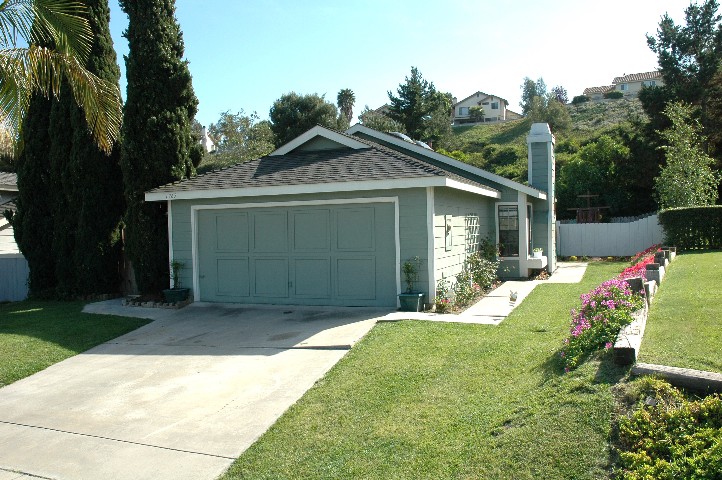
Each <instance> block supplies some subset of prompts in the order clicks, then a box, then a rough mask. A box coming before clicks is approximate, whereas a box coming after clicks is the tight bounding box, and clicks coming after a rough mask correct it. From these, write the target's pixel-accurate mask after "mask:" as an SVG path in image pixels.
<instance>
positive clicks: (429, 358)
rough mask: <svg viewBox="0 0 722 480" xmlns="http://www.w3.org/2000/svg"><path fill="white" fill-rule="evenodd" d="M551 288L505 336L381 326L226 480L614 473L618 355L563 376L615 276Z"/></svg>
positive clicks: (601, 269) (603, 266) (501, 330)
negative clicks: (576, 328)
mask: <svg viewBox="0 0 722 480" xmlns="http://www.w3.org/2000/svg"><path fill="white" fill-rule="evenodd" d="M623 268H624V265H623V264H621V263H601V262H600V263H592V264H591V265H590V266H589V268H588V270H587V273H586V275H585V277H584V280H583V281H582V282H581V283H580V284H543V285H540V286H538V287H537V288H536V289H535V290H534V291H533V292H532V294H531V295H529V296H528V297H527V298H526V299H525V300H524V302H523V303H522V304H521V305H520V306H519V307H518V308H517V309H515V310H514V312H513V313H512V315H511V316H509V317H508V318H507V319H506V320H504V322H503V323H502V324H501V325H499V326H498V327H492V326H483V325H464V324H449V323H434V322H419V321H404V322H399V323H383V324H379V325H377V326H376V327H375V328H374V329H373V330H372V331H371V332H370V333H369V335H368V336H367V337H366V338H365V339H364V340H363V341H361V342H360V343H359V344H357V345H356V346H355V347H354V348H353V349H352V350H351V351H350V352H349V353H348V355H346V357H344V358H343V359H342V360H341V362H339V363H338V364H337V365H336V366H335V367H334V368H333V369H332V370H331V371H330V372H329V374H328V375H326V376H325V377H324V378H323V379H322V380H320V381H319V382H318V383H317V384H316V386H315V387H314V388H312V389H311V390H310V391H309V392H307V394H306V395H305V396H304V397H303V398H302V399H301V400H300V401H299V402H297V403H296V404H295V405H294V406H292V407H291V408H290V409H289V410H288V411H287V412H286V413H285V414H284V415H283V416H282V417H281V418H280V419H279V421H278V422H277V423H276V424H275V425H274V426H273V427H271V429H270V430H269V431H268V432H267V433H266V434H265V435H263V436H262V437H261V439H259V441H257V442H256V443H255V444H254V445H252V446H251V448H249V449H248V450H247V451H246V452H245V453H244V454H243V455H242V456H241V457H240V458H239V459H238V460H237V461H236V462H235V463H234V464H233V465H232V466H231V468H230V469H229V471H228V472H227V473H226V475H225V476H224V477H222V478H224V479H240V478H243V479H262V478H263V479H280V478H288V479H292V478H363V479H367V478H378V479H388V478H394V479H403V478H409V479H419V478H428V479H441V478H480V479H488V478H514V479H538V478H544V479H568V478H574V479H580V480H582V479H599V478H609V476H610V473H609V472H610V468H611V467H610V462H611V460H610V458H611V456H610V450H609V439H610V435H611V425H612V415H613V411H614V399H613V395H612V386H613V385H614V384H615V383H617V381H618V380H619V379H620V378H622V377H623V376H624V375H625V374H626V372H627V370H626V369H620V368H616V367H614V365H613V364H612V362H611V354H609V353H605V354H602V356H601V358H597V359H593V360H591V361H588V362H587V363H585V364H583V365H582V366H581V367H579V368H578V369H577V370H575V371H573V372H572V373H569V374H564V373H562V369H561V366H560V362H559V360H558V352H559V349H560V347H561V345H562V339H563V338H564V337H565V336H566V335H567V334H568V333H569V322H570V315H569V311H570V309H571V308H572V307H575V306H578V305H579V295H580V294H582V293H586V292H588V291H589V290H590V289H592V288H593V287H595V286H597V285H599V284H600V283H601V282H602V281H604V280H607V279H609V278H612V277H614V276H615V275H617V274H618V273H619V272H620V271H621V270H622V269H623Z"/></svg>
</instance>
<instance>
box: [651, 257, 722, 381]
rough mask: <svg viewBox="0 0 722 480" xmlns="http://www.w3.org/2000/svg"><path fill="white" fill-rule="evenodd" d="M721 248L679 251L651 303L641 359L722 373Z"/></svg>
mask: <svg viewBox="0 0 722 480" xmlns="http://www.w3.org/2000/svg"><path fill="white" fill-rule="evenodd" d="M721 282H722V252H704V253H685V254H682V255H678V256H677V258H676V259H675V260H674V262H672V264H671V265H670V268H669V269H668V271H667V272H666V276H665V278H664V280H663V282H662V286H661V288H660V289H659V291H658V293H657V296H656V297H655V298H654V301H653V302H652V307H651V308H650V311H649V319H648V320H647V327H646V330H645V332H644V340H643V342H642V347H641V350H640V356H639V361H640V362H646V363H655V364H660V365H670V366H673V367H685V368H694V369H697V370H707V371H712V372H718V373H722V353H721V352H722V335H720V331H722V301H721V300H722V296H721V295H720V283H721Z"/></svg>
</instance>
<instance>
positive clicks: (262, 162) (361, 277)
mask: <svg viewBox="0 0 722 480" xmlns="http://www.w3.org/2000/svg"><path fill="white" fill-rule="evenodd" d="M527 141H528V145H529V157H528V161H529V185H523V184H521V183H517V182H514V181H511V180H508V179H506V178H503V177H500V176H498V175H494V174H492V173H490V172H487V171H485V170H481V169H479V168H476V167H473V166H471V165H467V164H465V163H463V162H459V161H457V160H455V159H452V158H449V157H446V156H444V155H441V154H439V153H436V152H434V151H433V150H429V149H427V148H423V147H421V146H419V145H416V144H413V143H409V142H406V141H404V140H402V139H399V138H397V137H395V136H393V135H388V134H385V133H381V132H378V131H375V130H372V129H370V128H368V127H364V126H363V125H359V124H357V125H354V126H353V127H351V128H350V129H349V130H348V131H347V132H346V133H341V132H336V131H333V130H329V129H327V128H324V127H320V126H317V127H314V128H312V129H311V130H309V131H307V132H306V133H304V134H303V135H301V136H299V137H297V138H296V139H294V140H292V141H291V142H289V143H287V144H286V145H284V146H282V147H281V148H279V149H277V150H276V151H274V152H272V153H271V154H270V155H267V156H265V157H262V158H260V159H258V160H254V161H251V162H246V163H243V164H239V165H235V166H232V167H229V168H225V169H223V170H218V171H214V172H209V173H207V174H204V175H200V176H198V177H195V178H191V179H187V180H183V181H180V182H176V183H172V184H168V185H164V186H161V187H159V188H155V189H153V190H151V191H149V192H147V193H146V195H145V198H146V201H154V202H165V203H167V208H168V229H169V255H170V257H171V258H173V259H176V260H180V261H182V262H184V263H185V265H186V266H187V268H186V269H184V271H183V272H182V282H183V284H184V285H186V286H190V287H191V288H192V291H193V293H192V295H193V298H194V300H195V301H209V302H236V303H271V304H303V305H344V306H380V307H396V306H397V301H398V300H397V295H398V294H399V293H401V292H402V291H403V289H404V286H403V285H402V284H401V265H402V264H403V262H404V261H406V260H408V259H411V258H413V257H417V256H418V257H419V258H420V259H421V264H422V267H421V274H420V278H419V281H418V282H417V288H418V289H419V290H420V291H423V292H424V293H426V302H431V301H432V300H433V298H434V296H435V294H436V284H437V282H438V281H439V280H441V279H442V278H444V279H450V280H452V281H453V280H454V276H455V275H457V274H458V273H459V272H460V271H461V269H462V266H463V263H464V260H465V259H466V258H467V256H468V255H470V254H472V253H473V252H475V251H477V249H478V247H479V243H480V240H481V239H482V238H485V237H486V238H489V239H490V240H491V241H493V242H501V243H503V245H504V246H503V253H502V258H501V260H502V267H501V270H500V272H501V273H502V275H504V276H505V277H508V278H518V277H526V276H527V275H528V274H529V272H530V271H531V270H532V269H542V268H547V269H549V270H550V271H554V269H555V260H554V252H555V240H554V228H553V227H554V220H555V219H554V211H553V204H554V191H553V184H554V152H553V144H554V137H553V136H552V135H551V133H550V131H549V127H548V126H547V125H546V124H534V125H533V126H532V129H531V132H530V135H529V136H528V138H527ZM534 247H540V248H542V249H543V250H544V253H545V254H546V255H549V257H548V259H547V257H546V256H544V257H542V258H538V259H534V258H531V251H532V248H534Z"/></svg>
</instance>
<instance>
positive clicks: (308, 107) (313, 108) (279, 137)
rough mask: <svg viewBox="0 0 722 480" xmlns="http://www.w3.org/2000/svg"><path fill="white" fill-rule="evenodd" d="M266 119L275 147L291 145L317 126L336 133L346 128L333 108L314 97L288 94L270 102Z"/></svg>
mask: <svg viewBox="0 0 722 480" xmlns="http://www.w3.org/2000/svg"><path fill="white" fill-rule="evenodd" d="M268 117H269V118H270V119H271V130H273V134H274V135H275V137H276V147H280V146H281V145H284V144H286V143H288V142H290V141H291V140H293V139H294V138H296V137H297V136H299V135H301V134H302V133H304V132H306V131H307V130H309V129H311V128H313V127H315V126H316V125H323V126H324V127H328V128H333V129H336V130H342V129H344V127H345V126H346V121H345V120H346V119H345V118H342V117H340V116H339V114H338V109H337V108H336V105H334V104H333V103H331V102H327V101H326V100H325V99H324V97H323V96H322V95H318V94H317V93H312V94H310V95H299V94H297V93H296V92H290V93H286V94H284V95H281V98H279V99H278V100H276V101H275V102H273V106H272V107H271V110H270V111H269V113H268Z"/></svg>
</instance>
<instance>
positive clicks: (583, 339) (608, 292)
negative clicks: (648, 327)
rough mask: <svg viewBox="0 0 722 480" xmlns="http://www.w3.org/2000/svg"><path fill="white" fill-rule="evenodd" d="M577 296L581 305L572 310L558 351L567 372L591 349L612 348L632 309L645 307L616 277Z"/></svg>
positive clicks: (635, 294) (582, 359)
mask: <svg viewBox="0 0 722 480" xmlns="http://www.w3.org/2000/svg"><path fill="white" fill-rule="evenodd" d="M580 298H581V301H582V306H581V308H579V309H572V312H571V315H572V322H571V328H570V332H569V337H568V338H566V339H565V340H564V346H563V347H562V350H561V352H560V356H561V358H562V361H563V363H564V370H565V371H567V372H568V371H569V370H572V369H574V368H576V367H577V366H579V364H581V363H582V362H583V361H584V360H585V359H586V358H587V357H588V356H589V355H590V354H591V353H592V352H594V351H597V350H600V349H602V348H605V349H610V348H612V346H613V345H614V341H615V340H616V337H617V334H618V333H619V330H620V329H621V328H622V327H624V326H625V325H629V324H630V323H632V320H633V317H632V312H634V311H635V310H638V309H640V308H643V306H644V299H643V298H642V296H641V295H640V294H638V293H634V292H632V289H631V288H630V287H629V284H628V283H627V282H626V281H624V280H622V279H619V278H614V279H612V280H607V281H606V282H604V283H602V284H601V285H599V286H598V287H597V288H595V289H594V290H592V291H591V292H589V293H585V294H582V296H581V297H580Z"/></svg>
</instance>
